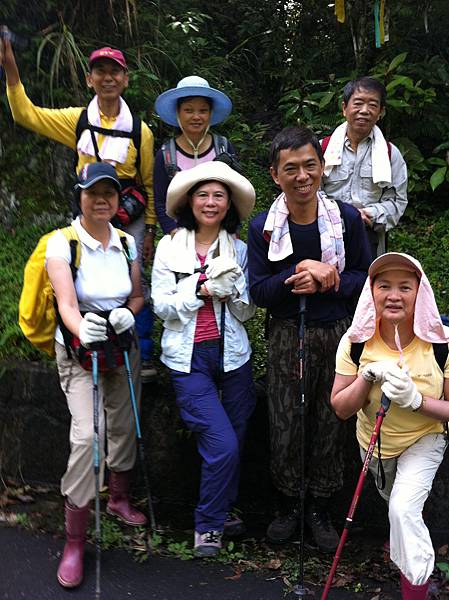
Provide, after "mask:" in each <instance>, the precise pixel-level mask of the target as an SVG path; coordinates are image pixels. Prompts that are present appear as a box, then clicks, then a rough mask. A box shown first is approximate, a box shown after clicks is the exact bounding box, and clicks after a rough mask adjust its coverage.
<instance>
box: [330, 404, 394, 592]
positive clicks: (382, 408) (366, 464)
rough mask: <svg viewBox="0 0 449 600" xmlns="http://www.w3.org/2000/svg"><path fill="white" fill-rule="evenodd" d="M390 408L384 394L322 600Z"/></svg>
mask: <svg viewBox="0 0 449 600" xmlns="http://www.w3.org/2000/svg"><path fill="white" fill-rule="evenodd" d="M389 408H390V400H389V399H388V398H387V397H386V396H385V394H382V398H381V400H380V408H379V412H378V413H377V414H376V423H375V425H374V429H373V433H372V434H371V439H370V442H369V446H368V450H367V451H366V455H365V460H364V461H363V467H362V471H361V473H360V476H359V480H358V482H357V486H356V488H355V492H354V496H353V498H352V502H351V506H350V507H349V512H348V516H347V517H346V522H345V526H344V528H343V531H342V534H341V537H340V543H339V544H338V547H337V550H336V552H335V556H334V561H333V563H332V567H331V570H330V572H329V575H328V578H327V581H326V585H325V587H324V591H323V593H322V595H321V600H326V598H327V595H328V593H329V590H330V587H331V585H332V580H333V579H334V575H335V571H336V570H337V565H338V561H339V560H340V555H341V552H342V550H343V546H344V545H345V542H346V538H347V536H348V532H349V528H350V527H351V525H352V520H353V518H354V513H355V511H356V508H357V504H358V503H359V499H360V494H361V493H362V488H363V484H364V482H365V477H366V474H367V472H368V467H369V464H370V462H371V458H372V457H373V452H374V448H375V446H376V441H377V438H378V437H379V432H380V428H381V426H382V421H383V420H384V417H385V413H386V412H387V410H388V409H389Z"/></svg>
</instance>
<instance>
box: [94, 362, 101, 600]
mask: <svg viewBox="0 0 449 600" xmlns="http://www.w3.org/2000/svg"><path fill="white" fill-rule="evenodd" d="M92 388H93V392H92V396H93V409H94V474H95V559H96V561H95V600H100V596H101V587H100V575H101V520H100V428H99V421H100V417H99V401H98V353H97V350H92Z"/></svg>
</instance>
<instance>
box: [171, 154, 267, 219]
mask: <svg viewBox="0 0 449 600" xmlns="http://www.w3.org/2000/svg"><path fill="white" fill-rule="evenodd" d="M201 181H219V182H220V183H224V184H226V185H227V186H228V187H229V189H230V190H231V202H232V203H233V204H234V206H235V208H236V210H237V212H238V215H239V217H240V220H241V221H243V220H244V219H247V218H248V217H249V215H250V214H251V211H252V210H253V208H254V204H255V201H256V192H255V190H254V187H253V185H252V183H251V182H250V181H248V179H246V177H243V175H240V173H237V171H234V169H231V167H229V166H228V165H227V164H225V163H224V162H220V161H219V160H210V161H207V162H203V163H200V164H199V165H196V167H193V168H192V169H187V170H186V171H179V172H178V173H176V175H175V176H174V177H173V179H172V180H171V182H170V185H169V186H168V190H167V207H166V211H167V215H168V216H169V217H171V218H172V219H176V218H177V212H178V210H179V209H180V208H181V207H182V206H184V205H185V204H186V203H187V202H188V195H187V193H188V191H189V190H191V189H192V188H193V187H194V186H195V185H196V184H197V183H200V182H201Z"/></svg>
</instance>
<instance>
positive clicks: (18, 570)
mask: <svg viewBox="0 0 449 600" xmlns="http://www.w3.org/2000/svg"><path fill="white" fill-rule="evenodd" d="M62 548H63V541H62V540H61V539H55V538H53V537H52V536H50V535H49V534H37V535H36V534H32V533H29V532H28V531H25V530H23V529H20V528H18V527H0V599H1V600H6V599H7V600H95V594H94V582H95V553H94V548H93V547H92V546H90V545H88V550H87V554H86V574H85V581H84V582H83V584H82V585H81V587H80V588H78V589H77V590H63V589H62V588H61V587H60V586H59V584H58V583H57V581H56V570H57V565H58V561H59V558H60V555H61V552H62ZM232 574H233V572H232V569H231V568H230V567H227V566H223V565H220V564H213V563H204V562H201V561H198V560H189V561H181V560H177V559H172V558H161V557H154V558H150V559H149V560H148V561H146V562H144V563H138V562H135V561H134V560H133V558H132V556H130V555H129V554H128V553H126V552H125V551H123V550H109V551H107V552H104V553H103V558H102V594H101V600H128V599H129V600H285V596H284V593H283V586H282V582H281V581H280V580H279V579H276V580H274V581H273V580H269V579H268V577H269V575H265V576H263V575H262V574H258V573H244V574H243V575H242V576H241V577H240V578H239V579H237V580H232V579H227V578H229V577H230V576H232ZM373 595H374V594H372V593H371V594H364V593H362V594H361V593H357V594H356V593H353V592H347V591H345V590H341V589H340V590H333V591H332V592H331V593H330V595H329V600H344V599H353V598H354V599H358V600H362V599H363V600H368V599H370V598H372V597H373ZM319 598H320V590H319V589H318V588H315V599H316V600H319ZM380 598H381V599H385V600H386V599H387V598H388V599H389V600H393V599H395V598H399V595H398V594H385V595H384V594H381V596H380Z"/></svg>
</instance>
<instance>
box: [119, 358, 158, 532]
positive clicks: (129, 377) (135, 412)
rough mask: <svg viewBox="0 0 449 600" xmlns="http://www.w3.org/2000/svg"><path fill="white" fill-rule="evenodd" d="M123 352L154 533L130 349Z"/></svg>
mask: <svg viewBox="0 0 449 600" xmlns="http://www.w3.org/2000/svg"><path fill="white" fill-rule="evenodd" d="M122 352H123V358H124V360H125V369H126V375H127V377H128V387H129V395H130V397H131V404H132V407H133V413H134V421H135V423H136V437H137V445H138V448H139V460H140V466H141V468H142V472H143V479H144V482H145V491H146V493H147V499H148V514H149V515H150V524H151V529H152V531H153V533H154V532H155V531H156V519H155V518H154V510H153V500H152V496H151V490H150V480H149V477H148V471H147V468H146V462H145V451H144V445H143V439H142V432H141V430H140V419H139V411H138V408H137V401H136V394H135V392H134V384H133V380H132V373H131V365H130V362H129V353H128V350H126V349H125V348H122Z"/></svg>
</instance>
